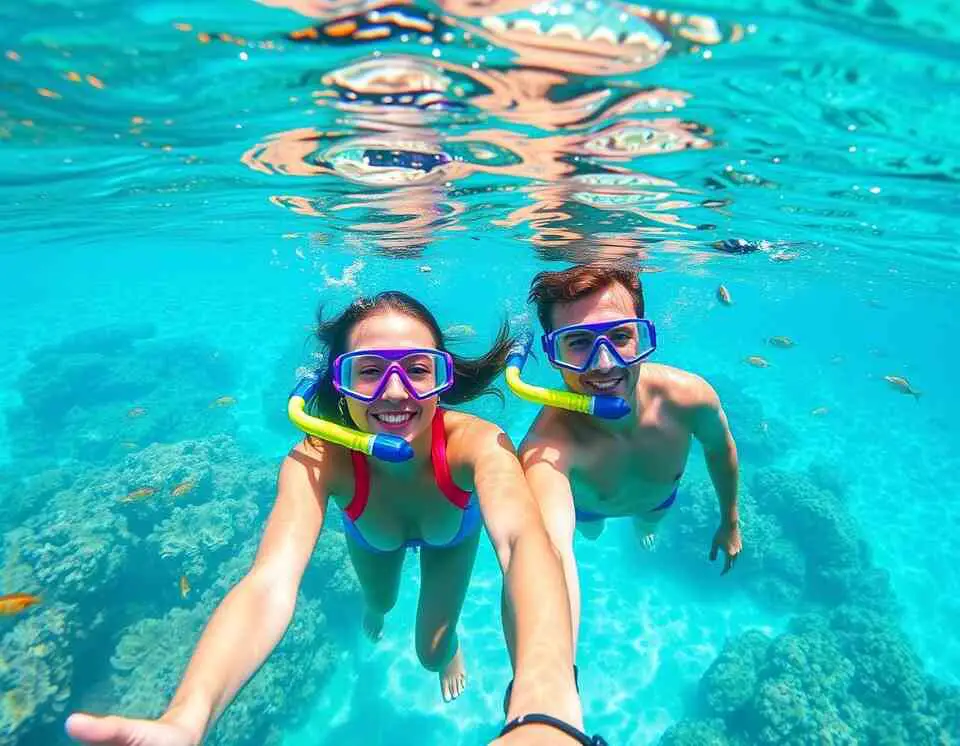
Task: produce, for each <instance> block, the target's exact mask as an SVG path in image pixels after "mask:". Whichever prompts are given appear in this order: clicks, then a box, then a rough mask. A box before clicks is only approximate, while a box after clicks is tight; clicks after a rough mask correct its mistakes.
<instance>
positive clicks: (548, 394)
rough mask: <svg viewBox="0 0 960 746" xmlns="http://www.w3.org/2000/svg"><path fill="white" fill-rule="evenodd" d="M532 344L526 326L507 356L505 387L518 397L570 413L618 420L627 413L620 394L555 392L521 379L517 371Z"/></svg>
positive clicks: (627, 408)
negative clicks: (597, 394)
mask: <svg viewBox="0 0 960 746" xmlns="http://www.w3.org/2000/svg"><path fill="white" fill-rule="evenodd" d="M532 345H533V333H532V332H531V331H530V330H529V329H525V330H524V331H523V332H521V333H520V337H519V338H518V339H517V342H516V344H514V346H513V347H512V348H511V350H510V353H509V355H508V356H507V372H506V374H505V377H506V379H507V386H509V387H510V390H511V391H512V392H513V393H514V394H516V395H517V396H519V397H520V398H521V399H524V400H525V401H528V402H533V403H534V404H541V405H543V406H545V407H556V408H557V409H568V410H570V411H571V412H581V413H582V414H590V415H593V416H594V417H602V418H603V419H605V420H619V419H620V418H621V417H625V416H626V415H628V414H629V413H630V405H629V404H627V402H626V401H625V400H624V399H621V398H620V397H619V396H588V395H587V394H574V393H573V392H572V391H557V390H556V389H547V388H543V387H542V386H534V385H532V384H529V383H525V382H524V381H523V380H522V379H521V378H520V374H521V373H522V372H523V366H524V364H526V362H527V357H528V356H529V355H530V347H531V346H532Z"/></svg>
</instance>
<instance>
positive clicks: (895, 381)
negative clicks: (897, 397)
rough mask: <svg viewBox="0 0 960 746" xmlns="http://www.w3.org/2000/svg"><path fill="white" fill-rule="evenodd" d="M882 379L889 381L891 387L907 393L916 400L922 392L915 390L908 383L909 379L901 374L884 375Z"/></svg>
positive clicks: (918, 399)
mask: <svg viewBox="0 0 960 746" xmlns="http://www.w3.org/2000/svg"><path fill="white" fill-rule="evenodd" d="M883 380H884V381H886V382H887V383H889V384H890V385H891V386H893V388H895V389H896V390H897V391H899V392H900V393H901V394H909V395H910V396H912V397H913V398H914V399H916V400H917V401H920V396H921V395H922V392H920V391H916V390H915V389H914V388H913V386H911V385H910V381H908V380H907V379H906V378H903V377H902V376H884V377H883Z"/></svg>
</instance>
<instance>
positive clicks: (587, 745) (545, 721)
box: [500, 712, 608, 746]
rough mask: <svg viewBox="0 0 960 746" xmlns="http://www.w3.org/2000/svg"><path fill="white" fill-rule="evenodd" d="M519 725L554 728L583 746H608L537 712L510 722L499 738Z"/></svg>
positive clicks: (560, 721) (597, 738) (598, 739)
mask: <svg viewBox="0 0 960 746" xmlns="http://www.w3.org/2000/svg"><path fill="white" fill-rule="evenodd" d="M521 725H549V726H550V727H551V728H556V729H557V730H559V731H561V732H563V733H566V734H567V735H568V736H570V738H574V739H576V741H577V743H581V744H583V746H608V744H607V742H606V741H604V740H603V738H601V737H600V736H594V737H593V738H591V737H590V736H588V735H587V734H586V733H584V732H583V731H581V730H577V729H576V728H574V727H573V726H572V725H570V724H569V723H565V722H563V721H562V720H557V718H555V717H552V716H551V715H543V714H541V713H539V712H531V713H530V714H529V715H521V716H520V717H518V718H516V719H515V720H511V721H510V722H509V723H507V724H506V725H505V726H503V730H502V731H500V735H501V736H505V735H507V733H509V732H510V731H513V730H516V729H517V728H519V727H520V726H521Z"/></svg>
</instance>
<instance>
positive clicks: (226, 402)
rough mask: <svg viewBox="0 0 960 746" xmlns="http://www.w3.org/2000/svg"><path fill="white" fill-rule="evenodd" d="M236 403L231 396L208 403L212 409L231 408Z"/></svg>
mask: <svg viewBox="0 0 960 746" xmlns="http://www.w3.org/2000/svg"><path fill="white" fill-rule="evenodd" d="M236 403H237V400H236V399H234V398H233V397H232V396H221V397H220V398H219V399H214V400H213V401H212V402H210V408H211V409H213V408H215V407H216V408H221V409H222V408H223V407H232V406H233V405H234V404H236Z"/></svg>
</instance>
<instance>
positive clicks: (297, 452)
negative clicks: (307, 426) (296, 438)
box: [287, 435, 353, 493]
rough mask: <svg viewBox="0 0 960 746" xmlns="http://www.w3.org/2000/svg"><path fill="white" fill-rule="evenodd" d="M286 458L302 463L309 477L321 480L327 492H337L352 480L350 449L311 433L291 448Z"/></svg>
mask: <svg viewBox="0 0 960 746" xmlns="http://www.w3.org/2000/svg"><path fill="white" fill-rule="evenodd" d="M287 458H288V459H292V460H294V461H297V462H300V463H301V464H303V465H304V466H305V467H306V469H307V471H308V473H309V475H310V477H311V479H313V480H316V481H317V482H322V483H323V484H324V485H325V486H326V488H327V492H328V493H339V492H340V491H342V489H343V487H344V485H345V484H346V482H347V481H348V480H349V481H352V477H353V464H352V463H351V460H350V451H349V450H348V449H346V448H344V447H343V446H339V445H336V444H335V443H330V442H328V441H325V440H322V439H320V438H317V437H315V436H313V435H307V436H306V437H304V438H303V439H302V440H301V441H300V442H299V443H297V444H296V445H295V446H294V447H293V448H291V449H290V452H289V453H288V454H287Z"/></svg>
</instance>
